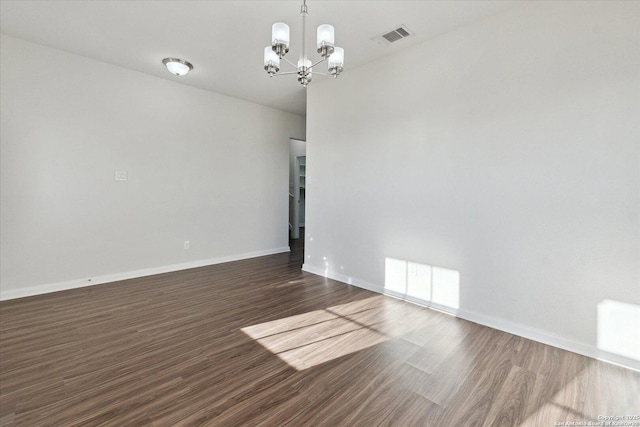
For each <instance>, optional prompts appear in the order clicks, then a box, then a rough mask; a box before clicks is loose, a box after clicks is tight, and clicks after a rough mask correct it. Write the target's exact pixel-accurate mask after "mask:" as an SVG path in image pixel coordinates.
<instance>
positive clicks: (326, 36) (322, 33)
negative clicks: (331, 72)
mask: <svg viewBox="0 0 640 427" xmlns="http://www.w3.org/2000/svg"><path fill="white" fill-rule="evenodd" d="M334 43H335V30H334V28H333V26H331V25H329V24H322V25H320V26H318V38H317V43H316V45H317V48H318V49H320V48H321V47H322V46H333V44H334Z"/></svg>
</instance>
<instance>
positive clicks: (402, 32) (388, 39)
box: [372, 25, 415, 46]
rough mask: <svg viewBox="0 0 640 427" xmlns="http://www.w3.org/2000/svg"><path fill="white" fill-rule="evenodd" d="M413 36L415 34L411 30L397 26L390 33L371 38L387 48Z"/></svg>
mask: <svg viewBox="0 0 640 427" xmlns="http://www.w3.org/2000/svg"><path fill="white" fill-rule="evenodd" d="M414 35H415V34H414V33H413V32H411V30H409V29H408V28H407V27H405V26H404V25H399V26H398V27H396V28H394V29H393V30H391V31H387V32H385V33H384V34H381V35H379V36H375V37H373V38H372V40H375V41H377V42H378V43H380V44H381V45H383V46H388V45H390V44H392V43H397V42H398V41H400V40H402V39H406V38H407V37H412V36H414Z"/></svg>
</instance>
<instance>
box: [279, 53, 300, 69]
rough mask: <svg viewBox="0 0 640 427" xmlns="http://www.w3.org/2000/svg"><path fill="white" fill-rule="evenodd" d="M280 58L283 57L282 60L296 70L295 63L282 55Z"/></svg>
mask: <svg viewBox="0 0 640 427" xmlns="http://www.w3.org/2000/svg"><path fill="white" fill-rule="evenodd" d="M280 59H284V62H286V63H287V64H289V65H291V66H292V67H293V68H295V69H296V70H297V69H298V66H297V65H296V64H294V63H293V62H291V61H289V60H288V59H287V58H285V57H284V56H283V57H282V58H280Z"/></svg>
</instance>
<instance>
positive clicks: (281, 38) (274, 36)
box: [271, 22, 289, 47]
mask: <svg viewBox="0 0 640 427" xmlns="http://www.w3.org/2000/svg"><path fill="white" fill-rule="evenodd" d="M271 41H272V46H276V45H280V44H282V45H285V47H289V26H288V25H287V24H285V23H283V22H276V23H275V24H273V26H272V27H271Z"/></svg>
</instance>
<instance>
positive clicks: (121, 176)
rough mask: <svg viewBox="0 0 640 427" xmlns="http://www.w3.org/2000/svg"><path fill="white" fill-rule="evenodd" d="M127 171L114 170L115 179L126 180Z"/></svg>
mask: <svg viewBox="0 0 640 427" xmlns="http://www.w3.org/2000/svg"><path fill="white" fill-rule="evenodd" d="M126 180H127V171H116V181H126Z"/></svg>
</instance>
